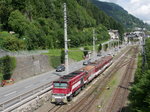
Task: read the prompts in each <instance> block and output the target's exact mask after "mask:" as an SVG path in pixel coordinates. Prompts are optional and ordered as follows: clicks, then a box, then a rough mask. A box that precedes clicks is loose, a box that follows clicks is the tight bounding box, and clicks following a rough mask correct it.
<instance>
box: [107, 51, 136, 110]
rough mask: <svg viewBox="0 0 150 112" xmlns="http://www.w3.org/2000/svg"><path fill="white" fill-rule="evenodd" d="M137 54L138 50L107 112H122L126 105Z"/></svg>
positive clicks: (130, 61) (131, 59)
mask: <svg viewBox="0 0 150 112" xmlns="http://www.w3.org/2000/svg"><path fill="white" fill-rule="evenodd" d="M136 52H137V49H134V53H133V55H132V58H130V60H129V64H128V66H127V67H126V72H125V73H124V74H123V77H122V79H121V82H120V85H119V86H118V88H117V90H116V91H115V94H114V96H113V99H112V101H111V103H110V105H109V108H108V109H107V111H106V112H122V110H123V106H124V104H125V101H126V99H127V96H128V93H129V90H128V87H129V82H130V80H131V77H132V71H133V65H134V63H135V58H136Z"/></svg>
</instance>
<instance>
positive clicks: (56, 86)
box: [54, 83, 68, 89]
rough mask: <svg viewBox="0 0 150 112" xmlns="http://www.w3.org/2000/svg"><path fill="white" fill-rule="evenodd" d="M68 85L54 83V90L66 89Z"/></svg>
mask: <svg viewBox="0 0 150 112" xmlns="http://www.w3.org/2000/svg"><path fill="white" fill-rule="evenodd" d="M67 87H68V84H67V83H54V88H64V89H65V88H67Z"/></svg>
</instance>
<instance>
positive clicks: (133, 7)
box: [99, 0, 150, 24]
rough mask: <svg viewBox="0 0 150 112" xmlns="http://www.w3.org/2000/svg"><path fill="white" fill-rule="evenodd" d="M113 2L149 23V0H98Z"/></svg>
mask: <svg viewBox="0 0 150 112" xmlns="http://www.w3.org/2000/svg"><path fill="white" fill-rule="evenodd" d="M99 1H105V2H113V3H115V4H118V5H120V6H121V7H123V8H124V9H125V10H126V11H128V13H130V14H132V15H134V16H135V17H137V18H139V19H141V20H143V21H144V22H146V23H149V24H150V0H99Z"/></svg>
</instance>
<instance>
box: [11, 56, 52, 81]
mask: <svg viewBox="0 0 150 112" xmlns="http://www.w3.org/2000/svg"><path fill="white" fill-rule="evenodd" d="M16 61H17V63H16V64H17V66H16V69H15V70H14V72H13V75H12V78H14V79H15V81H20V80H22V79H26V78H29V77H32V76H35V75H39V74H41V73H44V72H48V71H50V70H52V69H53V68H52V67H51V66H50V63H49V57H48V56H46V55H32V56H21V57H16Z"/></svg>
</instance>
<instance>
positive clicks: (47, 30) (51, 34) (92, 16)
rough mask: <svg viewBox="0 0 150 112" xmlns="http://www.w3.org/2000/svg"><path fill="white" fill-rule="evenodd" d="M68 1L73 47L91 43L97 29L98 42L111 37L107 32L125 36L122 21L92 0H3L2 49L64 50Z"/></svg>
mask: <svg viewBox="0 0 150 112" xmlns="http://www.w3.org/2000/svg"><path fill="white" fill-rule="evenodd" d="M64 2H65V3H66V4H67V15H68V18H67V23H68V38H69V39H71V41H70V45H71V47H78V46H82V45H87V44H91V43H92V29H93V28H95V29H96V33H97V38H98V41H102V40H107V39H108V38H109V35H108V32H107V29H110V28H111V29H119V32H120V33H121V34H122V33H123V27H122V26H121V25H120V24H119V23H118V22H116V21H115V20H114V19H113V18H111V17H109V16H107V15H106V14H105V13H104V12H102V11H100V10H99V9H98V8H97V7H95V6H94V5H93V4H92V3H90V2H89V1H88V0H0V31H1V33H0V39H1V42H0V47H1V48H5V49H8V50H19V49H28V50H31V49H45V48H63V45H64V41H63V22H64V20H63V4H64ZM4 31H7V32H9V31H14V32H15V33H14V34H13V35H12V34H8V33H7V32H4ZM98 41H97V42H98Z"/></svg>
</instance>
